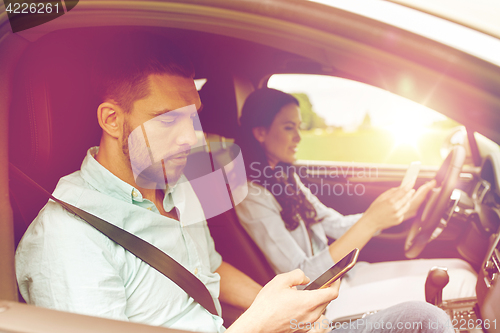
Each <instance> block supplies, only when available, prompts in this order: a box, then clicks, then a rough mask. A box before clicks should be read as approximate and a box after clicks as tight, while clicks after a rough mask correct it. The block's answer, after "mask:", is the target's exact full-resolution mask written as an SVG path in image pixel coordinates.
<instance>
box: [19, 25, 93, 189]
mask: <svg viewBox="0 0 500 333" xmlns="http://www.w3.org/2000/svg"><path fill="white" fill-rule="evenodd" d="M49 37H50V35H49V36H48V37H47V38H42V39H40V40H39V41H37V42H35V43H34V44H33V45H31V46H30V47H29V49H28V50H27V51H26V52H25V53H24V55H23V57H22V59H21V60H20V62H19V66H18V68H17V70H16V77H15V81H14V83H13V85H14V88H13V91H14V96H13V104H12V106H11V110H10V117H9V144H10V147H9V152H10V161H11V162H12V163H14V164H15V165H16V166H18V167H19V168H20V169H21V170H22V171H24V172H25V173H27V174H28V175H29V176H30V177H32V178H33V179H34V180H35V181H37V182H38V183H40V184H41V185H42V186H44V187H45V188H46V189H47V190H52V189H53V188H54V187H55V185H56V183H57V180H58V179H59V178H60V177H61V176H63V175H66V174H68V173H71V172H73V171H76V170H78V169H79V167H80V164H81V162H82V160H83V158H84V157H85V153H86V151H87V149H88V148H89V147H91V146H95V145H98V144H99V139H100V135H101V129H100V127H99V125H98V123H97V105H98V104H97V101H95V100H92V98H91V96H92V94H91V87H90V85H89V80H90V65H91V57H92V51H93V49H94V48H93V47H92V45H90V44H94V45H95V40H93V41H92V43H90V41H86V40H85V39H80V38H71V35H66V36H65V35H59V36H58V37H59V38H57V39H55V38H49Z"/></svg>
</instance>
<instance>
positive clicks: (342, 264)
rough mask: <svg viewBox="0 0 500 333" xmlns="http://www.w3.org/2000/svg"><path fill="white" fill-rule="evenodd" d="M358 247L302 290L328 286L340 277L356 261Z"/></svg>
mask: <svg viewBox="0 0 500 333" xmlns="http://www.w3.org/2000/svg"><path fill="white" fill-rule="evenodd" d="M358 255H359V249H357V248H356V249H354V250H352V251H351V252H349V254H347V255H346V256H345V257H344V258H342V259H340V260H339V261H338V262H337V263H336V264H335V265H333V266H332V267H331V268H330V269H329V270H327V271H326V272H325V273H323V274H322V275H321V276H320V277H319V278H317V279H316V280H314V281H313V282H311V283H310V284H309V285H308V286H307V287H305V288H304V290H315V289H323V288H328V287H330V286H331V285H332V284H333V283H334V282H335V281H337V280H338V279H340V278H341V277H342V276H344V274H345V273H347V272H348V271H349V270H350V269H351V268H353V267H354V265H355V264H356V261H358Z"/></svg>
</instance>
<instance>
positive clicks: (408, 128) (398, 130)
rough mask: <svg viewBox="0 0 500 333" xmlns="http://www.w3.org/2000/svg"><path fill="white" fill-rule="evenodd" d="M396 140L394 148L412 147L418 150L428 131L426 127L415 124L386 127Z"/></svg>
mask: <svg viewBox="0 0 500 333" xmlns="http://www.w3.org/2000/svg"><path fill="white" fill-rule="evenodd" d="M385 129H386V130H387V131H389V132H390V133H391V134H392V136H393V138H394V148H397V147H400V146H410V147H412V148H414V149H418V142H419V140H420V138H421V137H422V136H423V135H424V133H425V132H426V131H427V129H426V127H424V126H422V125H420V124H415V125H409V124H407V123H406V124H397V125H391V126H387V127H385Z"/></svg>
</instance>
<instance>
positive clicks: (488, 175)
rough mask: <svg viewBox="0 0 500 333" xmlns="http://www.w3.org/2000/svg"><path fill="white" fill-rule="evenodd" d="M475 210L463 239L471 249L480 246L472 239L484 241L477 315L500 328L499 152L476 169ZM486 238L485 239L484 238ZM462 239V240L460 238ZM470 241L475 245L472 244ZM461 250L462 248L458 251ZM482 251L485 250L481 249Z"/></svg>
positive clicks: (488, 325) (493, 327) (485, 324)
mask: <svg viewBox="0 0 500 333" xmlns="http://www.w3.org/2000/svg"><path fill="white" fill-rule="evenodd" d="M472 201H473V202H474V211H473V213H472V214H471V215H470V218H471V220H472V222H473V223H471V229H470V230H469V233H468V237H465V238H464V239H465V240H467V238H469V241H468V242H467V241H465V243H468V246H469V247H470V248H471V249H472V252H474V251H477V249H478V248H481V247H482V246H480V244H473V243H472V242H471V240H472V239H476V240H480V239H482V240H483V242H484V244H485V245H484V246H486V256H485V257H484V260H483V261H482V264H481V267H480V269H479V272H478V280H477V285H476V294H477V305H476V310H477V312H479V313H478V314H477V315H478V317H479V318H480V320H481V322H482V324H483V329H484V330H485V331H488V332H495V333H497V332H500V327H499V326H500V285H499V284H500V282H498V279H499V274H500V153H497V152H495V153H490V154H489V155H488V156H487V157H486V159H485V161H484V163H483V165H482V167H481V170H480V172H479V181H478V183H477V184H476V186H475V188H474V191H473V193H472ZM485 240H486V241H485ZM462 243H464V242H462ZM471 245H475V246H472V247H471ZM459 251H460V250H459ZM461 252H462V251H461ZM483 253H484V252H483Z"/></svg>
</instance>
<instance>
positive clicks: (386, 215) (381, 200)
mask: <svg viewBox="0 0 500 333" xmlns="http://www.w3.org/2000/svg"><path fill="white" fill-rule="evenodd" d="M414 193H415V190H414V189H412V188H408V186H406V187H395V188H391V189H389V190H387V191H385V192H384V193H382V194H381V195H380V196H379V197H378V198H377V199H375V201H373V202H372V204H371V205H370V207H368V209H367V210H366V212H365V213H364V214H363V217H362V219H363V221H364V224H365V225H367V226H370V227H371V229H373V230H383V229H387V228H389V227H393V226H395V225H398V224H400V223H401V222H403V220H404V218H405V214H406V213H407V212H408V210H409V209H410V203H411V199H412V197H413V194H414ZM360 221H361V220H360Z"/></svg>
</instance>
